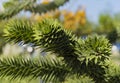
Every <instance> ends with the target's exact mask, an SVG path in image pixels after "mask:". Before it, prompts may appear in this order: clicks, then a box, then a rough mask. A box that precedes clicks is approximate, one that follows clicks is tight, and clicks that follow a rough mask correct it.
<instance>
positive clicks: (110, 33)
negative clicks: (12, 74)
mask: <svg viewBox="0 0 120 83" xmlns="http://www.w3.org/2000/svg"><path fill="white" fill-rule="evenodd" d="M15 1H18V2H20V1H22V0H0V12H4V11H6V9H9V7H11V6H12V5H14V4H11V3H13V2H15ZM31 1H32V0H31ZM59 1H60V0H36V2H35V3H34V5H35V4H37V5H49V4H50V3H52V2H56V3H57V4H59V3H60V2H59ZM61 1H62V0H61ZM63 1H65V0H63ZM7 2H10V3H7ZM119 3H120V0H66V1H65V2H64V4H62V5H57V7H55V8H54V7H53V9H49V10H48V9H45V8H44V7H43V8H42V9H43V10H42V9H40V8H39V9H35V10H34V12H33V11H32V7H31V9H30V8H28V9H27V8H25V9H24V10H21V11H19V12H17V14H15V15H14V16H13V17H12V18H26V19H29V20H30V21H33V22H40V21H41V20H43V19H45V18H53V19H57V20H59V22H60V23H61V24H62V25H63V26H64V27H65V29H68V30H71V31H72V32H73V33H74V34H76V36H78V37H82V38H83V39H84V38H86V37H87V36H88V35H93V34H97V35H102V36H105V37H106V38H107V39H108V40H109V42H110V43H111V44H112V49H111V52H112V55H111V58H112V59H113V61H115V62H116V63H117V64H119V63H120V8H119ZM52 6H53V5H50V6H48V7H51V8H52ZM44 10H45V11H44ZM36 11H37V12H36ZM12 18H10V19H12ZM10 19H5V20H0V54H1V56H10V55H17V54H23V53H24V54H25V55H26V56H32V57H34V56H36V55H37V54H39V51H40V50H42V49H38V50H34V48H33V47H32V45H31V44H29V45H21V44H22V42H20V43H19V44H16V45H13V44H12V45H11V44H10V43H7V42H5V40H4V36H3V35H4V33H3V31H4V28H5V25H6V23H7V22H8V21H9V20H10ZM16 48H17V49H16ZM44 54H45V53H42V55H44ZM36 81H38V80H35V81H33V82H32V81H31V83H37V82H36ZM6 82H7V79H6ZM0 83H5V81H4V82H2V81H1V82H0ZM8 83H10V82H8ZM21 83H28V82H27V81H26V80H25V81H23V82H21Z"/></svg>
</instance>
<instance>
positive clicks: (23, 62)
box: [0, 57, 71, 82]
mask: <svg viewBox="0 0 120 83" xmlns="http://www.w3.org/2000/svg"><path fill="white" fill-rule="evenodd" d="M70 72H71V70H70V68H68V67H67V66H66V65H65V64H64V62H61V61H59V60H58V59H51V58H49V57H41V58H39V60H32V59H27V58H21V57H18V58H17V57H12V58H2V59H0V76H1V77H5V76H10V78H11V79H16V78H19V79H23V78H26V77H31V78H32V79H34V78H38V77H40V78H41V79H43V80H44V81H53V82H54V81H55V82H62V81H64V80H65V78H66V76H67V75H69V74H70Z"/></svg>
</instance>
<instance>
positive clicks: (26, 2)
mask: <svg viewBox="0 0 120 83" xmlns="http://www.w3.org/2000/svg"><path fill="white" fill-rule="evenodd" d="M36 1H37V0H22V1H19V0H18V1H14V0H13V1H8V2H5V3H4V6H5V11H3V12H1V13H0V19H8V18H11V17H13V16H15V15H16V14H18V13H19V12H20V11H22V10H25V11H31V12H34V13H40V14H41V13H43V12H44V13H45V12H47V11H48V10H54V9H55V8H58V7H59V6H61V5H63V4H64V3H65V2H67V1H68V0H60V1H58V0H55V1H53V2H50V3H49V4H41V3H40V4H36Z"/></svg>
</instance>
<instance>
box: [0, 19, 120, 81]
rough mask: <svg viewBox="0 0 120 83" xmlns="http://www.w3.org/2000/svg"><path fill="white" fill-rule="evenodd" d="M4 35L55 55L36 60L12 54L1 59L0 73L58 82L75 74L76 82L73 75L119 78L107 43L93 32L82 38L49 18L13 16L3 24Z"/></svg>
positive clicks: (95, 79) (99, 79) (111, 79)
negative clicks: (34, 18)
mask: <svg viewBox="0 0 120 83" xmlns="http://www.w3.org/2000/svg"><path fill="white" fill-rule="evenodd" d="M5 38H6V40H8V41H9V42H10V41H12V42H15V43H19V42H20V41H24V43H25V44H26V43H33V44H34V46H38V47H40V48H43V49H44V50H43V51H44V52H51V53H53V54H54V55H56V57H57V58H56V59H55V60H52V59H51V58H52V57H50V58H49V59H47V57H48V56H46V57H43V58H40V59H39V61H34V60H33V59H30V60H27V59H25V58H22V59H21V58H15V57H13V58H4V59H1V60H0V75H1V76H2V77H4V76H11V78H12V79H16V78H24V77H29V76H31V77H32V79H34V78H37V77H40V78H41V79H43V80H44V81H45V82H47V81H52V82H55V83H56V82H57V83H58V82H65V81H66V80H68V79H69V78H73V77H74V76H75V77H76V78H75V79H76V82H77V79H78V80H79V82H82V81H83V80H81V77H82V78H87V79H88V81H93V82H95V83H111V82H112V83H117V82H119V75H120V73H119V71H120V70H119V66H118V65H117V66H115V65H113V64H111V63H110V62H111V60H110V58H109V56H110V55H111V44H110V43H109V41H108V40H107V39H106V38H105V37H102V36H97V35H95V36H89V37H87V38H86V39H85V40H83V39H81V38H77V37H76V36H75V35H74V34H72V32H70V31H66V30H65V29H64V28H63V26H62V25H61V24H60V23H59V22H58V21H57V20H53V19H45V20H43V21H41V22H39V23H36V24H35V23H33V24H32V23H30V22H29V21H27V20H24V21H23V20H17V19H16V20H12V21H10V22H9V23H8V24H7V25H6V29H5ZM72 76H73V77H72ZM73 79H74V78H73ZM90 79H91V80H90Z"/></svg>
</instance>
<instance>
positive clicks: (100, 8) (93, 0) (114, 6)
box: [0, 0, 120, 21]
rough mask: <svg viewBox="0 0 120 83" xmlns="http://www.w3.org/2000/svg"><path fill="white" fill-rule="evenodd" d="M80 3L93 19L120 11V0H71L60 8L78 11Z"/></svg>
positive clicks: (1, 0) (0, 0)
mask: <svg viewBox="0 0 120 83" xmlns="http://www.w3.org/2000/svg"><path fill="white" fill-rule="evenodd" d="M3 1H5V0H0V8H1V7H2V6H1V3H2V2H3ZM80 5H82V6H85V8H86V14H87V17H88V19H90V20H91V21H97V20H98V16H99V14H101V13H105V12H109V13H110V14H115V13H118V12H120V0H70V2H69V3H66V4H65V6H63V7H60V9H69V10H71V11H76V10H77V9H78V7H79V6H80Z"/></svg>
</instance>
